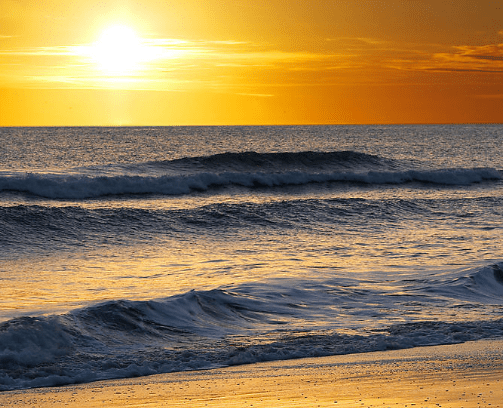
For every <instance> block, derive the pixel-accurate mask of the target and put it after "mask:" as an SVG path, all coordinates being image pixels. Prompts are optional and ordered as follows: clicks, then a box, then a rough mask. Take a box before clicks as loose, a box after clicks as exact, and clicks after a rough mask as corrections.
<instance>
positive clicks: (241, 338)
mask: <svg viewBox="0 0 503 408" xmlns="http://www.w3.org/2000/svg"><path fill="white" fill-rule="evenodd" d="M502 270H503V264H495V265H490V266H487V267H483V268H480V269H478V270H473V271H471V272H470V273H469V275H467V276H466V279H468V280H469V281H471V282H472V286H471V287H468V288H467V289H468V290H467V291H466V292H463V291H457V290H456V287H457V285H459V282H460V279H461V278H463V277H464V276H465V275H463V274H461V275H460V276H458V277H457V278H456V277H455V276H453V279H452V280H451V282H450V283H449V282H448V281H445V282H444V283H443V284H442V285H440V283H439V282H435V281H432V282H425V281H424V280H421V281H418V282H417V284H416V285H411V282H409V281H404V282H403V284H404V285H405V286H402V287H399V286H395V287H394V288H392V289H390V288H387V289H385V290H384V292H383V291H378V290H366V291H362V290H361V289H360V288H359V284H358V282H357V281H355V282H353V283H352V282H350V281H349V280H345V281H337V279H334V280H333V281H326V282H314V281H305V282H302V281H290V280H284V279H283V280H277V281H276V282H270V283H268V284H265V285H264V284H260V283H253V284H248V285H244V286H241V287H235V288H234V291H233V292H229V291H226V290H210V291H190V292H187V293H185V294H182V295H177V296H173V297H170V298H166V299H157V300H150V301H135V302H132V301H126V300H122V301H111V302H106V303H102V304H98V305H95V306H89V307H86V308H83V309H79V310H74V311H72V312H70V313H67V314H64V315H53V316H46V317H24V318H19V319H14V320H10V321H7V322H4V323H2V324H0V368H1V370H0V372H1V374H0V390H9V389H17V388H27V387H38V386H54V385H61V384H69V383H75V382H87V381H94V380H98V379H105V378H119V377H122V378H123V377H130V376H137V375H147V374H155V373H163V372H172V371H181V370H192V369H201V368H211V367H218V366H227V365H236V364H245V363H254V362H259V361H270V360H278V359H289V358H300V357H315V356H324V355H333V354H347V353H358V352H366V351H376V350H387V349H400V348H409V347H416V346H421V345H435V344H447V343H455V342H462V341H467V340H476V339H481V338H488V337H492V336H501V335H502V334H503V320H502V319H501V318H500V319H497V318H493V319H487V320H483V319H482V320H481V319H479V320H474V321H467V320H463V319H460V320H453V321H451V322H448V321H444V322H439V321H432V320H423V319H419V320H417V321H416V320H415V319H414V318H413V317H412V318H411V319H410V321H408V322H400V323H394V324H385V323H383V322H384V321H387V320H389V321H393V320H394V318H395V317H397V316H393V313H398V315H402V314H403V313H404V311H405V310H406V307H405V306H404V304H405V302H404V300H402V298H404V299H405V298H407V300H406V302H407V303H413V302H421V301H422V299H424V296H425V295H429V297H430V298H431V297H434V296H437V299H436V302H441V301H442V298H445V296H453V297H458V298H457V299H455V300H456V301H457V302H463V301H465V300H468V302H469V303H473V302H474V301H477V302H492V301H494V299H495V296H496V298H498V299H499V301H500V303H501V302H503V283H502ZM435 285H436V286H437V289H434V288H435ZM446 286H447V288H446ZM407 287H408V288H409V289H406V288H407ZM449 287H450V288H452V289H453V290H452V291H449V290H445V289H448V288H449ZM495 288H497V289H495ZM404 291H408V293H404ZM249 293H253V296H251V295H250V294H249ZM473 294H476V296H477V297H476V298H474V297H473V296H472V295H473ZM463 297H464V298H463ZM383 299H384V300H383ZM378 301H379V302H380V307H381V309H383V310H384V309H387V312H385V315H386V316H383V317H384V319H383V320H382V322H381V323H377V326H376V327H375V328H372V329H367V330H362V328H360V329H358V330H356V329H357V328H358V319H361V318H362V317H363V316H364V315H365V314H366V310H368V311H369V312H371V311H372V310H373V312H372V313H374V315H375V314H376V313H377V311H375V310H374V309H373V307H372V305H373V304H375V303H376V302H378ZM430 302H431V300H430ZM433 303H435V302H433ZM301 305H302V306H301ZM337 305H340V308H339V307H338V306H337ZM350 306H351V308H353V309H354V310H353V312H351V313H354V316H353V318H354V321H353V323H352V322H351V320H350V319H351V316H348V319H345V321H339V320H340V318H341V316H342V314H344V313H347V311H348V308H349V307H350ZM393 311H395V312H393ZM320 316H323V318H322V320H323V321H320ZM338 321H339V322H338ZM352 324H353V326H354V329H355V330H354V331H353V332H352V333H350V332H348V329H350V328H351V325H352ZM367 324H368V322H367ZM339 325H340V326H341V329H342V330H337V327H338V326H339Z"/></svg>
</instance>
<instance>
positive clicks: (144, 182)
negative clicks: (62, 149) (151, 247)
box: [0, 168, 502, 200]
mask: <svg viewBox="0 0 503 408" xmlns="http://www.w3.org/2000/svg"><path fill="white" fill-rule="evenodd" d="M501 178H502V175H501V173H500V172H499V171H497V170H495V169H491V168H475V169H439V170H406V171H363V172H354V171H347V172H346V171H335V172H323V171H320V172H303V171H284V172H281V171H278V172H263V171H258V172H253V173H250V172H228V171H224V172H221V173H217V172H213V173H212V172H206V171H202V172H197V173H194V174H189V175H184V174H181V175H175V176H172V175H169V176H166V175H161V176H150V175H118V176H89V175H75V174H72V175H60V174H36V173H29V174H18V175H2V176H0V192H1V191H14V192H21V193H28V194H32V195H35V196H39V197H45V198H51V199H77V200H78V199H87V198H98V197H104V196H110V195H138V194H156V195H157V194H160V195H183V194H189V193H191V192H194V191H208V190H211V189H212V188H218V187H225V186H241V187H246V188H254V187H262V188H264V187H280V186H302V185H308V184H310V183H325V182H346V183H359V184H404V183H410V182H421V183H432V184H438V185H451V186H452V185H469V184H472V183H479V182H482V181H487V180H501Z"/></svg>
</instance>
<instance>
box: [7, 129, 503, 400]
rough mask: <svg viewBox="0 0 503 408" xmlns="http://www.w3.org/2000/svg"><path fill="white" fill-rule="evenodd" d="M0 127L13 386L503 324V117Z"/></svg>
mask: <svg viewBox="0 0 503 408" xmlns="http://www.w3.org/2000/svg"><path fill="white" fill-rule="evenodd" d="M0 141H1V147H0V294H1V296H0V390H3V391H5V390H13V389H23V388H33V387H45V386H57V385H63V384H74V383H83V382H90V381H95V380H102V379H112V378H128V377H134V376H143V375H150V374H157V373H167V372H174V371H185V370H200V369H209V368H214V367H223V366H229V365H239V364H247V363H254V362H260V361H271V360H282V359H292V358H302V357H315V356H327V355H336V354H348V353H359V352H368V351H377V350H391V349H403V348H412V347H418V346H425V345H440V344H452V343H460V342H465V341H469V340H477V339H485V338H501V337H502V336H503V234H502V232H503V155H502V154H501V146H502V142H503V126H502V125H428V126H423V125H414V126H405V125H404V126H251V127H246V126H241V127H240V126H222V127H219V126H215V127H111V128H106V127H95V128H91V127H75V128H70V127H55V128H0Z"/></svg>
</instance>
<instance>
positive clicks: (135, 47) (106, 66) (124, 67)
mask: <svg viewBox="0 0 503 408" xmlns="http://www.w3.org/2000/svg"><path fill="white" fill-rule="evenodd" d="M90 57H91V58H92V60H93V61H94V63H95V64H97V66H98V68H99V69H100V71H101V72H102V73H103V74H105V75H109V76H129V75H133V74H134V73H135V72H136V71H138V70H139V69H141V66H142V64H143V63H144V62H146V61H147V60H148V59H149V47H148V46H147V45H145V43H144V41H143V40H142V38H141V37H139V36H138V35H137V34H136V32H135V31H134V30H133V29H132V28H131V27H128V26H125V25H113V26H110V27H108V28H106V29H105V30H104V31H103V32H102V33H101V35H100V37H99V39H98V40H97V41H96V42H95V43H94V44H93V45H92V46H91V49H90Z"/></svg>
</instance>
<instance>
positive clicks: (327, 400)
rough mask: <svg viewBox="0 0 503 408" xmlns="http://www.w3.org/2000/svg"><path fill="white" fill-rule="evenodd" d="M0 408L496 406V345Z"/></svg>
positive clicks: (501, 398)
mask: <svg viewBox="0 0 503 408" xmlns="http://www.w3.org/2000/svg"><path fill="white" fill-rule="evenodd" d="M0 406H3V407H60V406H71V407H88V408H91V407H180V406H184V407H185V406H189V407H272V406H274V407H329V406H330V407H334V406H337V407H356V406H362V407H382V406H386V407H387V406H400V407H465V408H467V407H488V406H491V407H501V406H503V340H492V341H489V340H486V341H477V342H468V343H464V344H458V345H447V346H434V347H420V348H414V349H408V350H398V351H386V352H375V353H362V354H353V355H345V356H333V357H320V358H311V359H300V360H289V361H276V362H268V363H259V364H252V365H242V366H236V367H227V368H222V369H214V370H206V371H194V372H183V373H171V374H163V375H155V376H149V377H140V378H134V379H124V380H110V381H101V382H94V383H89V384H82V385H74V386H65V387H52V388H40V389H30V390H20V391H11V392H4V393H2V394H0Z"/></svg>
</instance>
